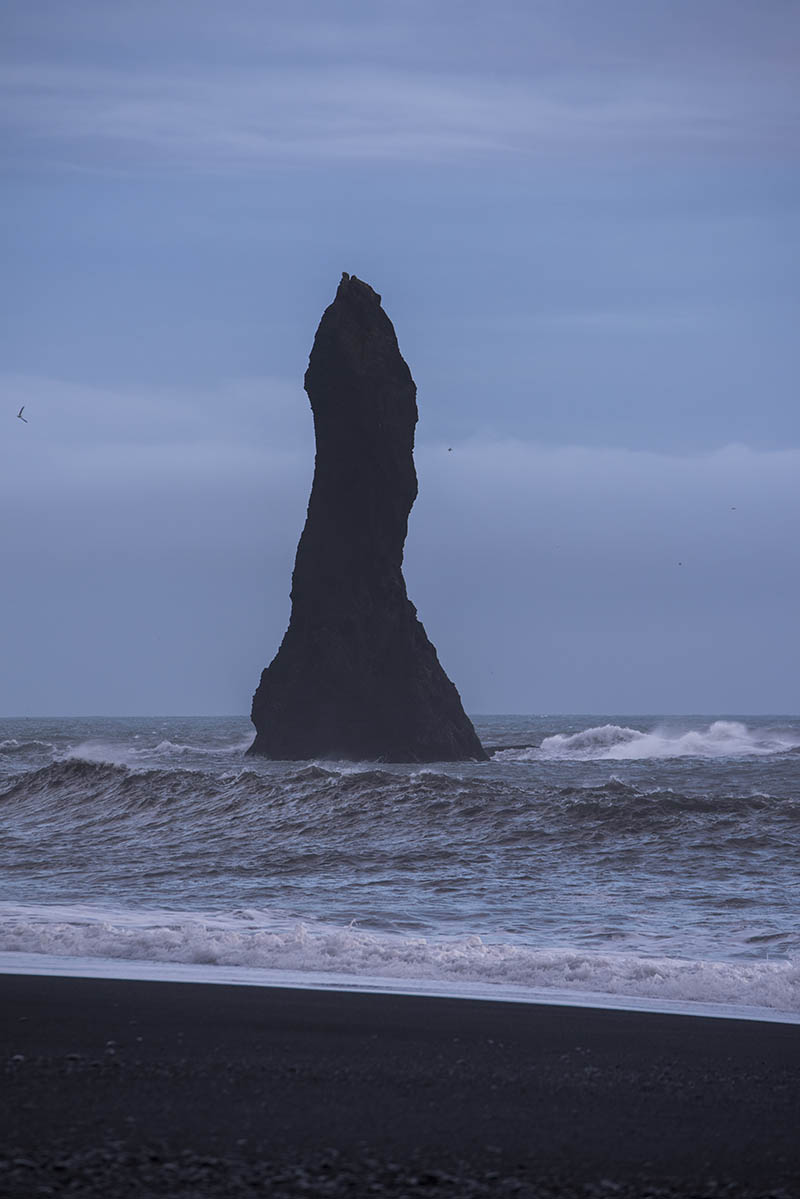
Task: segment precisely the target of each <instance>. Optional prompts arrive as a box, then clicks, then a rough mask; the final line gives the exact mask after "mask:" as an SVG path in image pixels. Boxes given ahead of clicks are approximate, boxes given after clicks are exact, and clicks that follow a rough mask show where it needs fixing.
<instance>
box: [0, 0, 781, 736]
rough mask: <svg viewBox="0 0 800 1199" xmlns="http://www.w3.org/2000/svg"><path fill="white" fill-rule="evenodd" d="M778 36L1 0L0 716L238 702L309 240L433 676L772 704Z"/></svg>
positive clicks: (244, 694)
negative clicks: (403, 485) (351, 317)
mask: <svg viewBox="0 0 800 1199" xmlns="http://www.w3.org/2000/svg"><path fill="white" fill-rule="evenodd" d="M799 66H800V6H798V5H797V4H796V3H795V2H794V0H759V2H758V3H756V2H755V0H649V2H648V3H647V4H642V3H641V0H604V3H602V4H599V3H597V0H524V2H521V0H520V2H517V0H497V3H495V4H493V5H491V6H490V5H487V4H484V3H479V2H478V0H437V2H436V3H431V2H430V0H424V2H423V0H394V2H393V3H391V4H388V3H383V2H382V0H370V2H369V3H366V2H365V3H360V2H357V0H342V2H341V3H338V4H336V5H332V4H330V3H322V2H319V3H316V2H313V0H311V2H308V0H291V3H289V2H288V0H269V2H267V0H228V2H227V3H226V4H225V5H223V4H220V3H219V2H218V0H215V2H213V3H212V2H210V0H137V3H136V4H135V5H113V4H109V3H108V2H107V0H71V2H70V3H69V4H64V3H63V0H37V3H36V4H31V3H30V0H6V3H5V4H4V5H3V7H2V13H1V14H0V87H1V88H2V104H0V242H1V243H2V246H1V251H0V252H1V253H2V262H3V271H2V277H1V279H0V288H2V321H0V399H2V404H0V429H1V430H2V432H1V433H0V512H1V513H2V519H1V520H0V577H2V583H0V620H1V625H0V627H1V628H2V633H1V634H0V714H1V715H9V716H13V715H139V714H142V715H149V714H161V715H172V714H176V715H196V714H197V715H200V714H228V713H230V714H234V713H247V712H248V711H249V706H250V701H251V698H252V694H253V691H254V690H255V687H256V685H257V683H258V678H259V675H260V672H261V670H262V668H263V667H264V666H266V665H267V664H268V662H269V661H270V660H271V659H272V657H273V656H274V654H275V652H276V650H277V648H278V645H279V644H280V640H281V638H282V636H283V633H284V631H285V628H286V624H287V621H288V615H289V587H290V577H291V570H292V564H293V560H294V551H295V548H296V544H297V539H298V537H299V534H300V531H301V529H302V525H303V521H304V518H305V508H306V503H307V499H308V492H309V487H310V482H311V475H312V470H313V454H314V443H313V429H312V423H311V415H310V409H309V406H308V401H307V399H306V397H305V395H304V393H303V390H302V378H303V373H304V371H305V367H306V365H307V361H308V354H309V351H310V348H311V344H312V341H313V337H314V332H315V330H316V326H317V324H318V322H319V319H320V317H321V315H322V311H323V310H324V308H325V306H326V305H327V304H328V303H330V302H331V300H332V299H333V296H334V294H335V290H336V286H337V284H338V281H339V278H340V275H341V272H342V271H348V272H349V273H352V274H356V275H358V276H359V277H360V278H362V279H365V280H366V281H367V282H368V283H370V284H371V285H372V286H373V287H374V288H375V290H376V291H378V292H379V293H381V294H382V296H383V302H384V307H385V308H386V311H387V312H388V314H389V316H390V318H391V319H392V321H393V323H394V325H395V329H396V331H397V335H398V339H399V343H400V348H401V351H402V353H403V355H404V357H405V358H406V361H407V362H408V364H409V366H410V368H411V371H412V374H413V376H414V378H415V380H416V383H417V386H418V402H419V408H420V422H419V425H418V428H417V450H416V463H417V471H418V475H419V481H420V494H419V499H418V501H417V504H416V506H415V508H414V510H413V512H412V516H411V521H410V526H409V537H408V541H407V544H406V559H405V574H406V581H407V584H408V590H409V595H410V597H411V599H412V600H413V602H414V603H415V604H416V605H417V608H418V611H419V615H420V618H421V619H422V621H423V623H424V624H425V627H426V629H427V632H428V634H429V636H430V637H431V639H432V640H433V642H434V644H435V645H436V646H437V648H438V651H439V656H440V659H441V661H442V663H443V665H444V667H445V669H446V670H447V672H448V673H449V675H450V676H451V678H452V679H453V681H454V682H455V683H456V686H457V687H458V688H459V690H460V692H461V695H462V699H463V701H464V705H465V707H466V709H467V711H468V712H470V713H472V714H480V713H514V712H517V713H558V712H564V713H600V714H602V713H605V714H612V713H630V714H636V713H642V714H646V713H700V714H703V713H706V714H717V713H753V714H758V713H798V712H800V649H799V648H798V647H799V646H800V638H798V616H797V611H798V596H800V552H799V551H798V532H800V403H798V394H797V391H798V376H799V372H798V335H797V330H798V327H800V322H798V316H800V313H799V312H798V308H800V283H799V281H800V272H799V271H798V266H799V265H800V263H799V262H798V259H799V258H800V205H799V204H798V200H799V199H800V157H798V148H799V147H798V142H799V141H800V136H799V133H798V131H799V130H800V122H798V116H800V87H798V83H797V79H798V77H800V72H799V71H798V67H799ZM22 404H24V405H25V411H24V416H26V417H27V418H28V423H27V424H25V423H23V422H22V421H20V420H17V419H16V414H17V411H18V410H19V408H20V405H22Z"/></svg>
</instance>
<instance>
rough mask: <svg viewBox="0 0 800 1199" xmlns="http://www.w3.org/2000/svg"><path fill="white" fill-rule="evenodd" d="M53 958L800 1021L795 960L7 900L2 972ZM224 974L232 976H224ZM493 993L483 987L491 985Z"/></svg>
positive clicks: (255, 914) (54, 962)
mask: <svg viewBox="0 0 800 1199" xmlns="http://www.w3.org/2000/svg"><path fill="white" fill-rule="evenodd" d="M20 953H26V954H31V953H33V954H37V955H40V957H41V961H42V962H45V961H49V962H50V963H51V968H52V969H55V970H57V969H58V962H59V961H60V960H62V959H64V960H73V961H74V960H76V959H80V960H81V961H84V962H94V961H98V962H105V963H108V962H116V963H118V964H119V966H120V968H121V967H122V964H123V963H139V964H142V963H151V964H154V963H158V964H160V965H162V966H176V965H180V966H202V967H203V968H204V969H205V972H206V973H205V974H204V977H205V978H207V979H212V978H213V976H214V974H215V972H216V970H217V969H218V968H225V969H226V970H230V969H231V968H236V969H238V968H244V969H247V970H248V971H258V972H261V973H262V974H263V975H264V978H265V981H269V977H268V976H269V975H270V974H271V973H274V972H276V971H277V972H282V973H284V974H285V973H287V972H289V973H292V974H293V975H294V976H296V977H305V976H308V977H309V979H310V978H311V977H312V976H313V977H314V978H316V979H317V981H318V982H319V980H324V979H325V978H326V977H328V976H333V975H335V976H337V977H338V978H342V977H344V978H347V979H348V980H350V982H351V984H352V985H357V983H358V980H359V979H369V980H373V981H374V980H376V979H380V980H383V981H384V983H386V984H387V985H388V984H389V983H391V984H392V985H393V986H396V985H398V984H401V985H402V986H404V987H407V988H410V989H412V990H413V989H415V988H417V987H419V986H425V985H427V984H429V983H436V984H446V985H447V986H448V987H450V988H451V990H452V991H453V993H458V992H459V990H463V989H464V988H466V989H469V988H470V987H473V986H476V985H479V986H481V987H484V988H489V989H490V990H494V989H497V990H498V991H502V990H503V989H504V988H505V989H508V988H513V989H514V991H515V992H517V993H519V994H522V993H526V992H527V993H530V995H531V996H534V995H536V996H541V995H547V994H549V993H553V994H558V995H565V994H568V995H571V996H573V999H576V997H581V996H583V997H591V996H597V995H605V996H615V997H617V998H621V997H628V998H630V999H634V998H635V999H637V1000H641V1001H648V1002H652V1003H653V1004H654V1005H656V1006H658V1007H661V1008H662V1009H664V1008H666V1007H669V1006H670V1005H671V1006H673V1007H674V1005H680V1004H705V1005H723V1006H725V1007H731V1006H735V1007H737V1008H740V1009H746V1008H758V1009H764V1010H769V1011H772V1012H774V1013H775V1014H783V1015H785V1016H786V1017H787V1018H788V1017H791V1018H796V1019H798V1020H800V964H799V963H797V962H795V961H769V960H767V959H759V960H755V961H752V960H751V961H747V962H744V961H733V962H732V961H726V962H720V961H708V960H696V959H695V960H693V959H684V958H669V957H657V956H654V957H643V956H641V955H637V954H626V953H609V952H589V951H585V950H576V949H570V948H537V947H534V946H531V945H520V944H511V943H508V942H507V941H503V940H500V939H496V940H492V941H487V940H485V939H484V938H483V937H481V936H479V935H477V934H472V935H468V936H452V937H423V936H415V937H408V936H401V935H397V934H391V933H376V932H372V931H366V930H362V929H360V928H358V927H356V926H354V925H348V926H345V927H336V926H333V925H325V924H322V923H310V922H308V921H296V920H295V921H291V920H290V919H288V918H287V917H286V915H280V914H278V915H274V914H270V913H266V912H259V911H256V910H243V911H239V912H236V913H230V914H227V915H226V914H222V913H208V914H206V915H199V914H198V915H196V916H189V915H187V913H185V912H175V911H173V912H170V911H167V910H164V911H153V912H124V911H121V910H107V911H96V910H95V911H93V910H92V909H91V908H90V907H88V906H83V907H81V908H78V909H74V910H69V909H64V908H52V909H48V908H44V907H42V908H40V909H38V910H34V911H29V910H25V909H24V908H19V907H18V908H14V907H11V906H8V905H5V911H3V912H2V914H0V970H1V969H3V966H4V964H5V965H13V957H14V955H15V954H20ZM226 977H230V976H229V975H226ZM487 993H488V992H487Z"/></svg>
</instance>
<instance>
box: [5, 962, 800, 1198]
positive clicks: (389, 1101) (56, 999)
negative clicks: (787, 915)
mask: <svg viewBox="0 0 800 1199" xmlns="http://www.w3.org/2000/svg"><path fill="white" fill-rule="evenodd" d="M0 1042H1V1044H0V1059H1V1060H2V1063H3V1070H4V1080H3V1084H4V1085H3V1087H2V1095H1V1096H0V1129H2V1131H0V1138H1V1139H0V1195H20V1196H23V1195H24V1196H25V1197H26V1199H27V1197H28V1196H31V1195H46V1194H61V1193H65V1194H66V1193H71V1194H77V1195H86V1196H94V1195H98V1196H99V1195H103V1196H108V1197H110V1196H117V1195H131V1196H134V1195H135V1196H145V1195H151V1194H152V1195H185V1196H190V1195H197V1196H202V1195H225V1196H238V1195H255V1194H266V1195H286V1196H289V1195H291V1196H296V1195H301V1194H303V1195H317V1194H319V1195H335V1196H338V1195H350V1196H361V1195H373V1194H374V1195H386V1194H392V1195H427V1196H438V1195H448V1196H471V1195H516V1196H534V1195H535V1196H550V1195H566V1196H569V1195H580V1196H611V1195H614V1196H634V1195H635V1196H637V1197H638V1196H644V1195H647V1194H651V1195H659V1194H661V1195H696V1196H717V1195H728V1196H756V1195H758V1196H766V1195H776V1196H781V1197H784V1196H786V1197H788V1196H798V1195H800V1135H799V1134H798V1129H800V1026H798V1025H787V1024H770V1023H760V1022H756V1021H741V1020H727V1019H706V1018H701V1017H696V1016H668V1015H658V1014H652V1013H638V1012H620V1011H604V1010H598V1009H591V1008H569V1007H550V1006H538V1005H532V1004H510V1003H496V1002H491V1001H483V1000H468V999H444V998H429V997H415V996H397V995H377V994H369V995H359V994H354V993H337V992H332V991H303V990H291V989H284V988H259V987H238V986H218V985H211V984H208V985H204V984H194V983H163V982H126V981H118V980H113V981H111V980H95V979H73V978H63V977H39V976H25V975H0Z"/></svg>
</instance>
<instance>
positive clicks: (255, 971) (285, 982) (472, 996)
mask: <svg viewBox="0 0 800 1199" xmlns="http://www.w3.org/2000/svg"><path fill="white" fill-rule="evenodd" d="M37 959H39V960H37ZM40 961H41V962H42V963H44V964H40ZM4 974H12V975H18V974H22V975H30V976H42V977H45V978H83V979H109V980H118V981H121V982H169V983H196V984H199V985H201V986H205V985H208V986H216V987H218V986H246V987H265V988H277V989H279V990H287V989H288V990H302V991H322V992H328V991H332V992H336V993H339V992H341V993H344V994H357V995H361V994H365V995H376V994H377V995H401V996H416V997H419V998H426V997H429V998H444V999H453V1000H459V999H469V1000H476V1001H486V1002H488V1003H501V1004H502V1003H515V1004H533V1005H535V1006H539V1005H542V1006H545V1007H576V1008H581V1009H583V1008H588V1009H589V1010H592V1011H621V1012H641V1013H651V1014H654V1015H665V1016H697V1017H701V1018H708V1019H715V1020H747V1021H754V1022H757V1023H766V1024H789V1025H800V1012H798V1011H794V1010H787V1009H781V1008H772V1007H766V1006H765V1007H753V1006H751V1005H747V1004H736V1003H732V1002H723V1001H719V1002H714V1001H712V1000H692V999H675V1000H669V1001H668V1000H664V999H656V998H653V997H648V996H636V995H626V994H624V993H612V992H600V991H580V990H577V989H576V990H570V989H568V988H562V987H552V988H540V989H537V988H534V987H526V986H524V985H522V984H514V983H497V984H496V983H487V982H479V981H469V980H464V981H462V982H460V983H459V984H458V985H456V984H455V983H453V982H452V981H451V980H444V979H429V978H428V979H426V978H402V977H400V978H398V977H391V976H381V975H355V974H346V973H341V972H336V971H328V972H325V973H323V972H315V971H310V970H307V971H300V970H281V969H270V968H268V967H260V966H252V967H251V966H239V965H236V966H228V965H214V966H207V965H200V964H197V963H189V962H158V961H153V960H147V959H143V960H138V959H133V958H81V957H76V956H67V955H58V956H56V955H40V954H34V953H24V952H21V951H4V952H1V953H0V977H2V976H3V975H4Z"/></svg>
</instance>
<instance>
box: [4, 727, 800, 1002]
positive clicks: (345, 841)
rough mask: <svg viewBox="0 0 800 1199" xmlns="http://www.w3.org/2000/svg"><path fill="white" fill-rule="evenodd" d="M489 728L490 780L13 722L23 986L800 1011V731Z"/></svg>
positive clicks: (485, 775) (9, 793)
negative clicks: (137, 979)
mask: <svg viewBox="0 0 800 1199" xmlns="http://www.w3.org/2000/svg"><path fill="white" fill-rule="evenodd" d="M476 726H477V728H478V732H479V734H480V736H481V738H482V740H483V742H484V744H485V745H487V746H493V747H498V748H497V750H496V752H495V753H494V756H493V757H492V760H491V761H490V762H489V763H461V764H447V765H440V764H433V765H426V766H396V765H391V766H385V765H381V764H375V763H361V764H342V763H331V762H316V763H278V762H267V761H264V760H263V759H254V758H247V757H245V755H244V750H245V748H246V747H247V745H249V743H250V740H251V737H252V733H251V727H250V724H249V721H248V720H247V719H245V718H242V717H235V718H202V719H186V720H179V719H159V718H141V719H119V720H109V719H97V720H89V719H86V720H70V719H63V720H57V719H52V720H37V719H24V720H9V719H5V720H1V721H0V805H2V821H0V967H2V965H3V963H5V964H6V965H7V966H9V965H10V966H11V967H12V968H13V967H14V965H15V964H16V965H18V964H19V962H20V961H21V960H22V959H20V958H19V957H18V955H21V954H22V955H28V954H33V955H37V956H36V959H35V961H36V962H37V963H39V964H40V965H42V966H43V967H44V968H45V969H58V968H59V966H60V965H63V963H64V962H65V960H66V959H67V958H79V959H81V960H82V961H83V962H84V963H86V962H87V961H88V962H90V963H91V962H99V961H101V960H103V961H106V962H107V961H108V960H111V961H112V962H116V963H117V964H119V966H120V969H122V968H123V967H122V963H127V964H128V965H129V964H130V963H132V962H157V963H162V964H171V965H176V964H179V963H190V964H194V965H195V966H202V967H203V968H204V969H205V970H206V972H207V974H208V975H209V976H214V972H215V971H219V970H220V968H223V967H224V968H244V967H247V968H250V969H251V970H252V969H255V970H258V971H265V972H268V973H267V974H265V976H264V977H265V978H267V977H274V975H273V974H272V973H271V972H275V971H283V972H285V971H289V972H291V973H293V974H299V975H301V976H303V977H308V978H309V979H311V978H313V979H315V980H317V978H318V976H319V975H320V974H322V975H323V976H325V978H328V979H331V978H334V977H336V978H338V977H344V978H345V979H350V980H355V979H372V980H374V979H392V980H395V983H397V982H398V981H400V982H402V983H403V984H404V985H406V986H408V987H409V988H410V989H413V988H414V987H415V986H419V985H422V984H423V983H428V982H439V983H443V984H447V987H448V989H449V990H451V991H455V992H456V993H458V992H459V990H465V991H466V990H468V989H469V988H470V987H471V986H473V987H474V986H475V985H479V984H480V985H488V986H490V987H491V988H492V989H494V988H497V989H498V994H499V993H501V992H502V993H508V992H509V989H512V990H516V989H517V988H523V990H524V991H526V992H530V993H531V994H535V993H539V992H542V991H544V992H547V993H555V992H559V993H560V992H568V993H569V994H571V995H575V996H576V997H580V996H587V997H588V996H589V995H592V994H596V993H602V994H607V995H615V996H623V997H630V998H639V999H649V1000H653V1001H655V1002H656V1003H657V1004H660V1005H667V1006H669V1005H670V1004H675V1003H681V1002H686V1001H689V1002H697V1001H699V1002H710V1003H718V1004H735V1005H744V1006H747V1007H752V1008H770V1009H773V1010H775V1011H776V1012H800V921H799V920H798V884H799V883H800V866H799V865H798V863H800V719H798V718H790V717H758V718H754V717H750V718H748V717H720V718H717V719H714V718H709V717H683V718H676V717H669V718H667V717H655V716H654V717H644V718H643V717H622V716H608V717H597V716H587V717H576V716H569V717H564V716H560V717H559V716H555V717H545V716H530V717H527V716H526V717H520V716H513V717H503V716H494V717H483V718H481V717H478V718H476ZM503 747H513V748H503ZM25 960H26V961H29V960H30V959H25Z"/></svg>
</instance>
